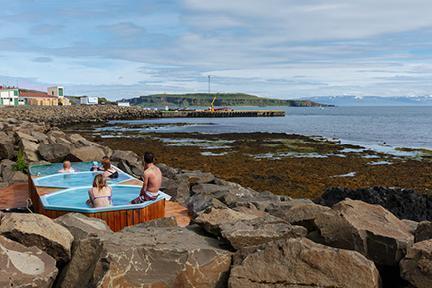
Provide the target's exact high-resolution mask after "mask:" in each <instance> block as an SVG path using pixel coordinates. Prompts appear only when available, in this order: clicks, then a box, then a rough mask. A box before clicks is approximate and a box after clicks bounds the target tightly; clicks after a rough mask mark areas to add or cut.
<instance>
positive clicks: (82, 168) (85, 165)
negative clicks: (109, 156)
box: [30, 162, 100, 176]
mask: <svg viewBox="0 0 432 288" xmlns="http://www.w3.org/2000/svg"><path fill="white" fill-rule="evenodd" d="M97 165H98V166H99V165H100V163H99V162H97ZM92 166H93V162H72V168H74V169H75V172H88V171H90V168H91V167H92ZM62 168H63V163H52V164H47V165H33V166H31V167H30V174H31V175H32V176H48V175H53V174H56V173H58V171H59V170H60V169H62Z"/></svg>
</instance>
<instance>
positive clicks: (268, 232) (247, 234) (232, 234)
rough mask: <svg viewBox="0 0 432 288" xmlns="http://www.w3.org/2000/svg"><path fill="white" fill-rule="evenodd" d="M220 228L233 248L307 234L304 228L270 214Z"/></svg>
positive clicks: (226, 224) (227, 224)
mask: <svg viewBox="0 0 432 288" xmlns="http://www.w3.org/2000/svg"><path fill="white" fill-rule="evenodd" d="M220 230H221V235H222V237H223V238H224V239H226V240H227V241H228V242H229V243H230V244H231V246H232V247H233V248H234V249H240V248H244V247H248V246H256V245H260V244H263V243H266V242H270V241H273V240H277V239H281V238H293V237H303V236H306V234H307V230H306V228H304V227H301V226H293V225H291V224H289V223H288V222H287V221H284V220H282V219H280V218H277V217H274V216H271V215H265V216H264V217H258V218H254V219H250V220H240V221H236V222H231V223H225V224H222V225H221V226H220Z"/></svg>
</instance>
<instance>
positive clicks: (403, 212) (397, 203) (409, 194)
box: [317, 187, 432, 221]
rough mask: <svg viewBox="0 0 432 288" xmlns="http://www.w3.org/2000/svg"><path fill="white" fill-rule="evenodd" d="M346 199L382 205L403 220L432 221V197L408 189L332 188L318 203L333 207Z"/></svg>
mask: <svg viewBox="0 0 432 288" xmlns="http://www.w3.org/2000/svg"><path fill="white" fill-rule="evenodd" d="M345 198H350V199H353V200H361V201H364V202H367V203H370V204H377V205H381V206H382V207H384V208H386V209H387V210H389V211H390V212H392V213H393V214H394V215H396V216H397V217H398V218H401V219H409V220H414V221H423V220H432V197H431V196H428V195H421V194H419V193H417V192H416V191H414V190H408V189H397V188H383V187H373V188H365V189H355V190H352V189H345V188H331V189H328V190H327V191H326V192H325V193H324V194H323V195H322V196H321V198H319V199H318V200H317V202H318V203H319V204H321V205H327V206H333V205H334V204H336V203H337V202H339V201H342V200H344V199H345Z"/></svg>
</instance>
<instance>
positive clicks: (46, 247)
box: [0, 213, 73, 266]
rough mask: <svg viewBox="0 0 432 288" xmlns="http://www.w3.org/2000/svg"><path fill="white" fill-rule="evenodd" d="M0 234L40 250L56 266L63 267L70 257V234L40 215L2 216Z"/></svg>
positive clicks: (71, 238) (71, 237)
mask: <svg viewBox="0 0 432 288" xmlns="http://www.w3.org/2000/svg"><path fill="white" fill-rule="evenodd" d="M0 234H1V235H3V236H5V237H7V238H9V239H11V240H14V241H17V242H20V243H21V244H23V245H25V246H36V247H38V248H40V249H41V250H43V251H45V252H46V253H48V254H49V255H51V256H52V257H53V258H54V259H55V260H56V261H57V264H58V266H63V265H64V264H65V263H67V262H68V261H69V259H70V257H71V247H72V241H73V236H72V234H71V233H70V232H69V231H68V230H67V229H66V228H65V227H63V226H61V225H59V224H57V223H55V222H54V221H53V220H51V219H50V218H48V217H46V216H44V215H41V214H24V213H6V214H3V215H2V218H1V222H0Z"/></svg>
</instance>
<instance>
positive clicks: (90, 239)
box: [55, 213, 112, 288]
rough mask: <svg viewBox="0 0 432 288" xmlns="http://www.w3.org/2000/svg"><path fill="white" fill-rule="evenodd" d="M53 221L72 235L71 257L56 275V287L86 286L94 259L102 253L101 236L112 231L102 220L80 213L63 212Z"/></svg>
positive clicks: (90, 276) (90, 275)
mask: <svg viewBox="0 0 432 288" xmlns="http://www.w3.org/2000/svg"><path fill="white" fill-rule="evenodd" d="M55 222H56V223H58V224H60V225H62V226H64V227H66V228H67V229H68V230H69V231H70V232H71V234H72V235H73V236H74V242H73V247H72V258H71V260H70V262H69V263H68V264H67V265H66V266H65V267H64V268H63V269H62V271H61V273H60V275H59V276H58V279H57V281H56V285H57V286H56V287H62V288H67V287H70V288H73V287H87V285H88V283H89V282H90V280H91V278H92V276H93V271H94V267H95V265H96V259H98V258H99V256H100V254H101V253H102V241H101V237H103V236H104V235H106V234H108V233H112V230H111V229H110V228H109V226H108V225H107V224H106V223H105V222H104V221H103V220H101V219H97V218H90V217H86V216H84V215H82V214H80V213H68V214H65V215H63V216H60V217H58V218H57V219H56V220H55Z"/></svg>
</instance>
